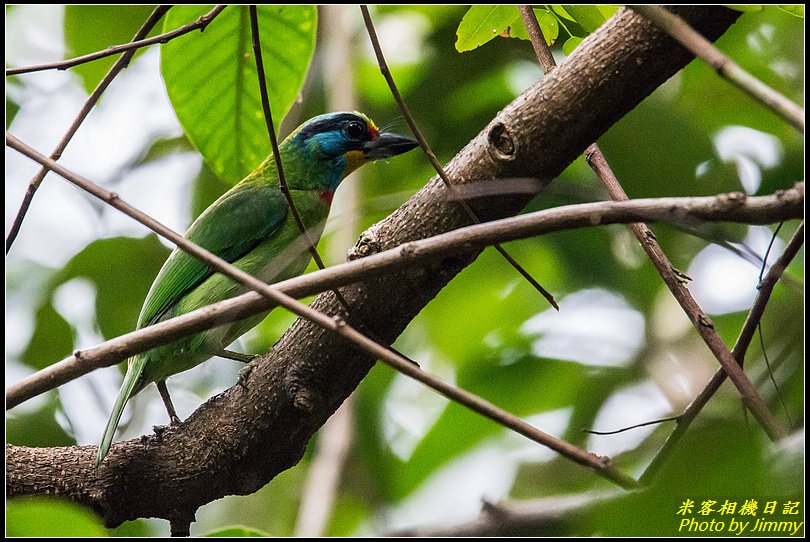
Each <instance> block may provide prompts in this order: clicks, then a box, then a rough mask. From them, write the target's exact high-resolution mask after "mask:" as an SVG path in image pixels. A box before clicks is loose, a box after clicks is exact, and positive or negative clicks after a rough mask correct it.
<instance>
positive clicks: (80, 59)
mask: <svg viewBox="0 0 810 542" xmlns="http://www.w3.org/2000/svg"><path fill="white" fill-rule="evenodd" d="M169 7H171V6H161V7H160V8H158V9H161V10H162V11H163V12H164V13H165V12H166V11H167V10H168V8H169ZM223 9H225V6H217V7H215V8H214V9H212V10H211V11H209V12H208V13H206V14H205V15H203V16H202V17H200V18H199V19H197V20H196V21H193V22H191V23H188V24H186V25H183V26H181V27H180V28H175V29H174V30H171V31H169V32H165V33H163V34H158V35H157V36H152V37H151V38H145V39H135V40H133V41H131V42H129V43H122V44H121V45H112V46H110V47H107V48H106V49H104V50H102V51H96V52H94V53H88V54H86V55H82V56H77V57H75V58H69V59H67V60H61V61H59V62H51V63H48V64H37V65H36V66H24V67H20V68H8V69H6V76H9V75H21V74H24V73H33V72H40V71H46V70H66V69H68V68H73V67H74V66H78V65H80V64H86V63H88V62H92V61H94V60H99V59H101V58H106V57H108V56H112V55H117V54H119V53H128V52H130V51H133V52H134V51H135V50H136V49H142V48H144V47H148V46H150V45H155V44H156V43H167V42H169V41H171V40H173V39H174V38H177V37H179V36H182V35H183V34H188V33H189V32H193V31H194V30H201V31H202V30H205V27H206V26H208V24H209V23H210V22H211V20H212V19H213V18H214V17H216V16H217V15H219V14H220V12H221V11H222V10H223ZM150 30H151V29H150ZM138 34H139V35H141V33H140V32H139V33H138ZM147 34H148V32H147Z"/></svg>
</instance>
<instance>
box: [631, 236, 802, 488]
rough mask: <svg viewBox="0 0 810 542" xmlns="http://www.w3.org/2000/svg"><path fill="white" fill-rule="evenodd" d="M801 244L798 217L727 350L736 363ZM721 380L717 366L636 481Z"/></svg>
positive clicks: (652, 468)
mask: <svg viewBox="0 0 810 542" xmlns="http://www.w3.org/2000/svg"><path fill="white" fill-rule="evenodd" d="M803 244H804V222H803V221H802V223H801V224H799V227H798V228H797V229H796V232H795V233H794V234H793V237H792V238H791V240H790V242H789V243H788V245H787V246H786V247H785V251H784V252H782V254H781V255H780V256H779V258H777V260H776V262H774V264H773V265H772V266H771V268H770V270H768V274H767V275H765V278H764V279H762V281H761V282H760V283H759V285H758V286H757V288H758V290H759V292H758V293H757V297H756V299H755V300H754V304H753V305H752V306H751V310H750V311H749V312H748V316H747V317H746V319H745V323H744V324H743V327H742V329H741V330H740V335H739V336H738V337H737V341H736V342H735V343H734V348H733V349H732V350H731V355H732V356H734V359H735V360H736V361H737V363H738V364H739V366H740V367H742V365H743V363H744V361H745V354H746V352H747V351H748V346H749V345H750V344H751V340H752V339H753V338H754V332H755V330H756V329H757V327H758V326H759V323H760V321H761V320H762V316H763V315H764V314H765V307H767V305H768V300H769V299H770V297H771V292H773V289H774V287H775V286H776V283H777V282H779V279H780V278H781V277H782V274H783V273H784V272H785V269H787V266H788V264H790V262H791V261H793V258H795V257H796V255H797V254H798V253H799V250H800V249H801V247H802V245H803ZM763 265H765V263H763ZM725 380H726V371H725V370H724V369H723V368H722V367H721V368H720V369H718V370H717V372H716V373H715V374H714V376H713V377H712V379H711V380H710V381H709V383H708V384H707V385H706V387H705V388H704V389H703V391H701V392H700V394H698V396H697V397H695V399H694V400H693V401H692V403H691V404H690V405H689V406H688V407H686V410H684V411H683V412H682V413H681V414H680V415H679V416H677V417H676V420H675V421H676V425H675V429H674V431H673V432H672V434H670V436H669V438H668V439H667V441H666V442H665V443H664V446H663V447H662V448H661V450H659V452H658V453H657V454H656V456H655V457H654V458H653V460H652V462H650V464H649V465H648V466H647V469H646V470H645V471H644V473H643V474H642V475H641V478H640V481H641V482H642V483H647V482H648V481H650V480H651V479H652V478H653V477H654V476H655V474H656V473H657V472H658V471H659V470H660V468H661V466H662V465H663V464H664V461H665V460H666V459H667V458H668V457H669V456H670V454H671V453H672V451H673V450H674V449H675V446H676V445H677V443H678V442H679V441H680V440H681V437H683V435H684V434H685V433H686V430H687V429H689V426H690V425H691V423H692V422H693V421H694V419H695V418H696V417H697V415H698V414H699V413H700V411H701V410H702V409H703V407H704V406H706V404H707V403H708V402H709V399H711V398H712V397H713V396H714V394H715V393H716V392H717V390H718V389H720V385H721V384H722V383H723V382H725Z"/></svg>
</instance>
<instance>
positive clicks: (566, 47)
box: [562, 36, 584, 56]
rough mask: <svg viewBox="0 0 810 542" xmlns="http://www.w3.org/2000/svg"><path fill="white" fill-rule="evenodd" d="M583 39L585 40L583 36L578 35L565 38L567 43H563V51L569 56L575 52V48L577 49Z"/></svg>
mask: <svg viewBox="0 0 810 542" xmlns="http://www.w3.org/2000/svg"><path fill="white" fill-rule="evenodd" d="M583 41H584V40H583V39H582V38H578V37H576V36H573V37H570V38H568V39H567V40H565V43H563V46H562V50H563V53H565V56H568V55H570V54H571V53H573V52H574V49H576V48H577V47H578V46H579V44H580V43H582V42H583Z"/></svg>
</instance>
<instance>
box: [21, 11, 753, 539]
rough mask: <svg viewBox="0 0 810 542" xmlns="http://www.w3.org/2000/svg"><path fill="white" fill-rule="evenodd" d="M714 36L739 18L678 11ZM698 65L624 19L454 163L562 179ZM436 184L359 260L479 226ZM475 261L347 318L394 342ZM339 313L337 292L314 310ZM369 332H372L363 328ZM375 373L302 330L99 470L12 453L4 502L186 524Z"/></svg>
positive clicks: (83, 453)
mask: <svg viewBox="0 0 810 542" xmlns="http://www.w3.org/2000/svg"><path fill="white" fill-rule="evenodd" d="M678 13H679V14H680V15H681V16H683V17H684V18H685V19H686V20H687V21H689V22H690V24H692V25H693V26H694V27H695V28H697V29H698V30H699V31H700V32H701V33H703V34H704V35H705V36H707V37H708V38H709V39H712V40H714V39H716V38H717V37H718V36H720V35H721V34H722V33H723V32H724V31H725V30H726V29H727V28H728V27H729V26H730V25H731V24H732V23H733V21H734V20H735V19H736V17H737V16H738V15H739V13H736V12H733V11H730V10H727V9H725V8H722V7H688V8H679V9H678ZM689 60H691V56H690V55H689V53H687V52H686V51H685V50H684V49H683V48H682V47H681V46H679V45H677V44H676V43H675V42H674V41H672V40H671V39H670V38H668V37H666V36H665V35H663V34H662V33H661V32H660V31H658V30H656V29H655V28H653V27H652V25H650V24H649V23H647V22H646V21H645V20H644V19H643V18H641V17H640V16H639V15H636V14H634V13H632V12H630V11H627V10H624V9H623V10H621V11H620V12H619V13H618V14H617V15H616V16H615V17H614V18H612V19H611V20H610V21H608V22H607V23H606V24H605V25H604V26H603V27H602V28H600V29H599V30H598V31H597V32H596V33H594V34H593V35H592V36H591V37H590V38H588V39H587V40H586V41H585V42H584V43H583V44H581V45H580V47H579V48H578V49H577V51H576V52H575V53H574V54H573V55H572V56H571V57H569V58H568V59H567V60H566V61H565V62H564V63H563V64H562V65H561V66H560V67H559V68H558V69H557V70H555V71H554V72H553V73H552V74H551V75H549V76H547V77H545V78H544V79H543V80H541V81H540V82H538V83H537V84H535V85H534V86H533V87H531V88H529V89H528V90H526V91H525V92H524V93H523V94H522V95H521V96H519V97H518V98H517V99H516V100H515V101H513V102H512V103H511V104H509V105H508V106H507V107H506V108H505V109H504V110H503V111H501V112H500V113H499V114H498V115H497V117H496V118H495V119H493V121H492V122H491V123H490V124H489V125H488V126H487V127H486V128H484V129H483V130H482V131H481V133H480V134H479V135H478V136H477V137H476V138H475V139H474V140H473V141H471V142H470V143H469V144H468V145H467V146H466V147H465V148H464V149H463V150H462V151H461V152H460V153H459V154H458V155H457V156H456V157H455V158H454V159H453V160H452V162H451V163H450V164H449V165H448V166H447V172H448V174H449V175H450V177H451V178H452V179H453V180H454V182H456V183H459V184H460V183H468V182H473V181H476V180H485V179H492V178H499V177H503V178H506V177H529V176H534V177H539V178H541V179H552V178H553V177H555V176H556V175H558V174H559V173H560V172H561V171H562V170H563V169H564V168H565V167H566V166H567V165H568V164H569V163H570V162H571V161H573V160H574V159H575V158H576V157H577V156H578V155H579V154H580V153H581V152H582V151H583V150H584V149H585V148H586V146H587V145H588V144H590V143H592V142H593V141H595V140H596V139H597V138H598V137H599V136H600V135H601V134H602V133H603V132H604V131H605V130H607V128H608V127H610V126H611V125H612V124H613V123H615V122H616V121H617V120H618V119H619V118H621V117H622V116H623V115H625V114H626V113H627V112H629V111H630V110H632V109H633V108H634V107H635V106H636V105H637V104H638V103H639V102H640V101H641V100H643V99H644V98H645V97H646V96H647V95H649V94H650V93H651V92H652V91H653V90H654V89H655V88H656V87H658V86H659V85H660V84H662V83H663V82H664V81H666V80H667V79H668V78H669V77H671V76H672V75H673V74H674V73H676V72H677V71H678V70H680V69H681V68H682V67H683V66H685V65H686V64H687V63H688V62H689ZM444 194H445V190H444V188H443V187H442V185H441V182H440V181H439V180H438V179H437V178H434V179H432V180H431V181H430V182H429V183H428V184H427V185H426V186H425V188H423V189H422V190H421V191H420V192H418V193H417V194H416V195H414V196H413V197H412V198H411V199H410V200H409V201H408V202H406V203H405V204H403V205H402V207H401V208H400V209H398V210H397V211H396V212H394V213H393V214H392V215H391V216H390V217H388V218H387V219H386V220H384V221H382V222H380V223H379V224H377V225H375V226H374V227H373V228H371V229H370V230H369V231H367V232H366V233H364V234H363V236H362V237H361V239H360V241H359V242H358V245H357V246H356V247H355V249H354V257H360V256H363V255H367V254H371V253H374V252H376V251H379V250H384V249H388V248H391V247H394V246H397V245H399V244H401V243H404V242H407V241H412V240H415V239H421V238H424V237H428V236H431V235H435V234H439V233H442V232H446V231H449V230H452V229H455V228H458V227H460V226H465V225H468V224H469V219H468V218H467V215H466V214H465V213H464V212H463V210H462V209H461V207H460V206H459V205H458V203H454V202H448V201H447V200H446V199H445V198H444ZM527 199H528V196H526V195H524V196H519V197H514V198H506V197H504V198H501V199H500V200H499V201H494V200H493V199H490V198H488V203H487V207H486V208H476V209H475V210H476V212H478V213H479V215H480V217H481V218H482V220H488V219H493V218H498V217H503V216H508V215H512V214H514V213H516V212H518V211H519V210H520V209H521V207H522V206H523V205H525V203H526V202H527ZM477 254H478V252H475V253H470V254H469V255H467V256H465V257H449V258H446V259H444V260H441V261H439V262H436V263H433V264H431V265H427V266H424V267H420V268H413V269H409V270H406V271H402V272H399V273H395V274H391V275H388V276H383V277H379V278H375V279H373V280H368V281H366V282H364V283H361V284H357V285H355V286H351V287H345V288H342V290H341V291H342V293H343V295H344V296H345V297H346V299H347V300H348V301H349V304H350V306H351V307H352V315H351V318H350V319H349V321H350V322H351V323H352V324H354V325H357V326H358V327H361V329H364V328H365V329H368V328H370V330H371V331H373V333H374V334H375V335H376V336H377V337H380V338H382V339H383V340H387V341H393V340H394V339H395V338H396V337H397V336H398V335H399V334H400V333H401V332H402V330H403V329H404V328H405V326H406V325H407V324H408V323H409V322H410V321H411V319H413V317H414V316H416V314H417V313H418V312H419V311H420V310H421V309H422V308H423V307H424V306H425V305H426V304H427V303H428V302H429V301H430V300H431V299H433V298H434V297H435V296H436V294H437V293H438V292H439V290H441V289H442V288H443V287H444V286H445V285H446V284H447V283H448V282H449V281H450V280H451V279H452V278H453V277H454V276H455V275H456V274H457V273H458V272H459V271H460V270H461V269H463V268H464V267H465V266H466V265H468V264H469V263H470V262H472V261H473V260H474V259H475V257H476V256H477ZM313 306H314V307H316V308H317V309H318V310H321V311H323V312H324V313H326V314H333V315H334V314H339V313H341V312H342V311H341V310H340V306H339V305H338V304H337V303H336V302H335V300H334V296H333V294H331V293H327V294H323V295H321V296H320V297H318V299H316V301H315V302H314V304H313ZM361 323H364V324H365V325H366V326H368V327H367V328H366V327H365V326H363V325H362V324H361ZM373 364H374V360H373V359H370V358H369V357H368V356H367V355H365V354H363V353H361V352H359V351H358V350H357V349H356V348H354V347H353V346H351V345H350V344H348V343H347V342H346V341H345V340H343V339H341V338H338V337H336V336H334V335H332V334H331V333H329V332H326V331H324V330H322V329H321V328H319V327H317V326H315V325H313V324H310V323H308V322H306V321H301V320H299V321H297V322H295V324H294V325H293V326H292V327H291V328H290V329H289V330H288V332H287V333H286V334H285V335H284V336H283V337H282V338H281V340H280V341H279V342H278V343H277V344H276V346H275V347H274V348H273V350H272V351H271V352H270V353H269V354H268V355H267V356H266V357H265V358H264V359H262V360H261V362H259V363H257V364H255V368H254V370H253V371H252V373H251V374H250V376H249V377H248V378H247V380H246V384H247V387H246V388H245V387H241V386H239V385H237V386H234V387H233V388H231V389H229V390H227V391H225V392H223V393H222V394H220V395H218V396H216V397H213V398H212V399H210V400H209V401H208V402H206V403H205V404H204V405H203V406H202V407H201V408H200V409H198V410H197V411H196V412H195V413H194V414H193V415H192V416H191V417H190V418H189V419H188V420H186V421H185V422H183V423H182V424H180V425H178V426H175V427H172V428H170V429H168V430H166V431H164V432H163V433H162V435H151V436H145V437H142V438H140V439H135V440H131V441H128V442H121V443H117V444H116V445H114V446H113V448H112V451H111V452H110V455H109V456H108V458H107V459H106V460H105V462H104V463H103V464H102V466H101V467H100V468H99V469H98V470H95V469H94V468H93V459H94V454H95V446H74V447H66V448H53V449H33V448H25V447H19V446H9V445H7V446H6V473H7V477H6V495H7V496H8V497H14V496H18V495H33V494H59V495H62V496H66V497H68V498H70V499H73V500H75V501H78V502H81V503H83V504H86V505H89V506H90V507H92V508H94V509H95V510H96V511H98V512H99V513H100V514H101V516H102V517H103V518H104V520H105V522H106V524H107V525H109V526H115V525H118V524H120V523H121V522H123V521H126V520H129V519H135V518H140V517H160V518H166V519H169V520H172V521H174V522H177V523H182V522H188V521H190V520H193V518H194V514H195V512H196V510H197V509H198V508H199V507H200V506H202V505H204V504H206V503H208V502H211V501H213V500H215V499H218V498H220V497H223V496H225V495H231V494H248V493H252V492H254V491H256V490H258V489H259V488H261V487H262V486H264V485H265V484H266V483H267V482H268V481H270V480H271V479H272V478H273V477H274V476H275V475H277V474H278V473H279V472H282V471H283V470H285V469H288V468H290V467H291V466H293V465H295V464H296V463H297V462H298V461H299V460H300V458H301V456H302V454H303V453H304V450H305V447H306V444H307V442H308V441H309V439H310V438H311V436H312V435H313V434H314V432H315V431H317V429H318V428H319V427H320V426H321V425H322V424H323V423H324V422H325V421H326V419H327V418H328V417H329V416H330V415H331V414H332V413H333V412H334V411H335V410H336V409H337V407H338V406H339V405H340V404H341V403H342V402H343V400H344V399H345V398H346V397H347V396H348V395H349V394H350V393H351V392H352V391H353V390H354V388H355V387H356V386H357V384H358V383H359V382H360V380H362V378H363V377H364V376H365V375H366V373H367V372H368V371H369V369H370V368H371V367H372V365H373Z"/></svg>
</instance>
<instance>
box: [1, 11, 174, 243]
mask: <svg viewBox="0 0 810 542" xmlns="http://www.w3.org/2000/svg"><path fill="white" fill-rule="evenodd" d="M168 10H169V6H158V7H157V8H155V10H154V11H153V12H152V14H151V15H150V16H149V18H148V19H147V20H146V22H145V23H143V26H141V28H140V30H138V33H137V34H135V38H134V40H135V41H137V40H140V39H142V38H144V37H145V36H146V35H147V34H149V32H150V31H151V30H152V28H153V27H154V26H155V25H156V24H157V22H158V21H159V20H160V19H161V17H163V15H165V14H166V12H167V11H168ZM134 55H135V50H131V51H126V52H125V53H124V54H123V55H121V58H119V59H118V60H116V61H115V64H113V66H112V67H111V68H110V69H109V71H108V72H107V74H106V75H105V76H104V78H103V79H102V80H101V81H100V82H99V84H98V85H96V88H95V89H94V90H93V92H92V93H91V94H90V96H88V98H87V100H86V101H85V102H84V105H83V106H82V108H81V110H80V111H79V114H78V115H76V118H75V119H73V123H72V124H71V125H70V127H69V128H68V130H67V132H66V133H65V135H63V136H62V139H61V140H60V141H59V143H57V144H56V148H55V149H54V150H53V152H52V153H51V158H52V159H54V160H59V158H60V157H61V156H62V153H63V152H64V150H65V148H66V147H67V145H68V143H70V140H71V139H72V138H73V136H74V135H75V134H76V131H77V130H78V129H79V126H81V125H82V123H83V122H84V119H85V118H86V117H87V115H89V114H90V111H91V110H92V109H93V107H94V106H95V105H96V103H97V102H98V100H99V99H100V98H101V95H102V94H103V93H104V91H105V90H107V87H108V86H110V83H112V81H113V79H115V77H116V76H117V75H118V74H119V73H120V72H121V71H122V70H123V69H124V68H126V67H127V66H128V65H129V61H130V60H132V57H133V56H134ZM47 174H48V169H47V168H44V167H43V168H41V169H40V170H39V171H38V172H37V173H36V175H34V177H33V178H32V179H31V180H30V181H29V183H28V189H27V190H26V191H25V195H24V196H23V200H22V203H21V204H20V209H19V210H18V211H17V216H16V217H15V218H14V222H12V224H11V229H10V230H9V232H8V235H7V236H6V254H8V251H9V250H11V245H12V244H14V240H15V239H16V238H17V235H18V234H19V233H20V228H21V227H22V223H23V220H24V219H25V215H26V213H28V208H29V207H30V206H31V201H32V200H33V199H34V194H35V193H36V191H37V189H38V188H39V185H40V184H41V183H42V180H43V179H44V178H45V175H47Z"/></svg>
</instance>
